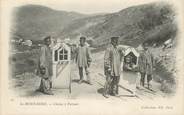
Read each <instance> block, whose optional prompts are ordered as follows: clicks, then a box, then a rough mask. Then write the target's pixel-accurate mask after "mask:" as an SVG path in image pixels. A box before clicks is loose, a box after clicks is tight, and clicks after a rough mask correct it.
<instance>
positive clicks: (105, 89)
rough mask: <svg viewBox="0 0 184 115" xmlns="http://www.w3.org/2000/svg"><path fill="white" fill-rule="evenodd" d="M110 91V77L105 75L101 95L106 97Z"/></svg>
mask: <svg viewBox="0 0 184 115" xmlns="http://www.w3.org/2000/svg"><path fill="white" fill-rule="evenodd" d="M111 91H112V90H111V77H110V75H107V76H106V82H105V85H104V91H103V96H104V97H106V98H108V97H107V94H110V93H111Z"/></svg>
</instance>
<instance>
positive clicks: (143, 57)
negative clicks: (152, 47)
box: [138, 42, 155, 89]
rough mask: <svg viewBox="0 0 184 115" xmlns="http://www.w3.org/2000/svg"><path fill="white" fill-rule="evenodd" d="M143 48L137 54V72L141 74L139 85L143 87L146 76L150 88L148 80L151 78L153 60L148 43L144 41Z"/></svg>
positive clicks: (153, 65)
mask: <svg viewBox="0 0 184 115" xmlns="http://www.w3.org/2000/svg"><path fill="white" fill-rule="evenodd" d="M142 46H143V50H142V51H141V52H140V56H139V61H138V63H139V72H140V75H141V79H140V85H142V86H143V87H144V85H145V77H146V76H147V86H148V89H149V88H150V83H149V82H150V81H151V80H152V76H153V70H154V67H155V61H154V58H153V55H152V53H151V52H150V51H149V49H148V43H147V42H144V43H143V44H142Z"/></svg>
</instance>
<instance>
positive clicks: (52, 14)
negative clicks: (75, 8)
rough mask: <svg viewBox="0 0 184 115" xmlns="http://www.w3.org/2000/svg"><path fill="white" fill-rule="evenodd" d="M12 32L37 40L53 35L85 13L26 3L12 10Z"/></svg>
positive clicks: (24, 37)
mask: <svg viewBox="0 0 184 115" xmlns="http://www.w3.org/2000/svg"><path fill="white" fill-rule="evenodd" d="M13 14H14V16H15V18H14V22H15V23H14V26H13V28H12V31H13V33H14V34H16V35H19V36H21V37H22V38H23V39H32V40H37V39H41V37H43V36H46V35H50V34H51V35H55V34H56V33H57V32H60V31H61V30H62V29H63V28H64V26H65V25H67V24H68V23H70V22H71V21H73V20H75V19H79V18H83V17H86V15H83V14H79V13H75V12H65V11H57V10H53V9H50V8H48V7H44V6H39V5H26V6H21V7H17V8H15V10H14V12H13Z"/></svg>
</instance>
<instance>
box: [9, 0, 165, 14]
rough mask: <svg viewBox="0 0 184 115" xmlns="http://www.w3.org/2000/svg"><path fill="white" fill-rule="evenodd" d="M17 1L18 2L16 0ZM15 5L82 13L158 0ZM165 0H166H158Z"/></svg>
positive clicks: (30, 0) (34, 0) (27, 0)
mask: <svg viewBox="0 0 184 115" xmlns="http://www.w3.org/2000/svg"><path fill="white" fill-rule="evenodd" d="M17 1H18V2H17ZM17 1H14V3H12V4H14V5H15V6H19V5H26V4H36V5H43V6H47V7H50V8H52V9H56V10H64V11H75V12H79V13H83V14H95V13H111V12H117V11H119V10H122V9H124V8H127V7H130V6H134V5H139V4H145V3H151V2H155V1H158V0H17ZM159 1H167V0H159Z"/></svg>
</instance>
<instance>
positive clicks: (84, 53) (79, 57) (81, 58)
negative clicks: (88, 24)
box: [76, 37, 92, 85]
mask: <svg viewBox="0 0 184 115" xmlns="http://www.w3.org/2000/svg"><path fill="white" fill-rule="evenodd" d="M85 42H86V38H85V37H80V44H79V46H78V48H77V50H76V62H77V65H78V68H79V76H80V80H79V84H81V83H82V82H83V81H84V75H83V69H85V72H86V77H87V81H86V82H87V83H88V84H90V85H92V83H91V79H90V75H89V74H90V72H89V67H90V64H91V61H92V59H91V52H90V49H89V47H88V46H87V45H86V43H85Z"/></svg>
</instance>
